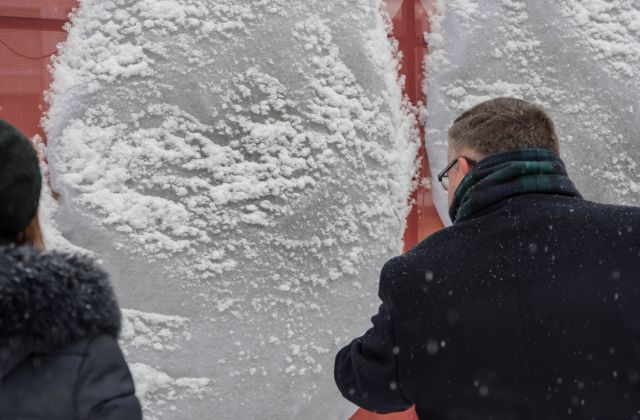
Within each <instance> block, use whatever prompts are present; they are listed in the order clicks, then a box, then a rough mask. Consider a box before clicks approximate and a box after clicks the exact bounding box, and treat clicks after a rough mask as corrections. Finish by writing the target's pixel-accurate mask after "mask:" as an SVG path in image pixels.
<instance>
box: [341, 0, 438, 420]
mask: <svg viewBox="0 0 640 420" xmlns="http://www.w3.org/2000/svg"><path fill="white" fill-rule="evenodd" d="M387 10H388V11H389V14H390V16H391V19H392V23H393V34H392V35H393V37H394V38H396V39H397V40H398V43H399V49H400V52H401V53H402V61H401V69H400V75H401V76H404V77H405V91H404V94H405V95H406V96H407V97H408V98H409V100H410V101H411V103H412V104H414V105H421V104H426V101H427V98H426V96H425V94H424V91H423V89H422V84H423V81H424V73H425V72H424V65H423V63H424V59H425V56H426V54H427V51H428V46H427V44H426V42H425V39H424V33H425V32H429V31H430V25H429V15H428V13H427V11H426V9H425V7H424V5H423V1H421V0H387ZM419 130H420V138H422V139H424V137H425V130H424V126H423V125H422V124H420V126H419ZM418 156H419V157H420V159H421V164H420V169H419V174H418V175H419V180H420V183H419V187H418V189H417V190H416V191H414V192H413V194H412V195H411V200H412V202H413V203H414V204H413V206H412V208H411V212H410V213H409V216H408V218H407V227H406V230H405V233H404V248H405V251H407V250H409V249H411V248H412V247H414V246H415V245H417V244H418V243H419V242H420V241H422V240H423V239H424V238H426V237H427V236H429V235H431V234H432V233H434V232H436V231H438V230H440V229H442V227H443V224H442V221H441V220H440V217H439V216H438V213H437V211H436V208H435V206H434V204H433V197H432V195H431V190H430V189H429V188H427V187H426V186H425V183H424V180H428V179H430V172H429V161H428V159H427V152H426V149H425V147H424V143H422V144H421V146H420V149H419V151H418ZM351 420H418V416H417V414H416V412H415V410H414V408H411V409H410V410H408V411H406V412H404V413H396V414H388V415H381V414H374V413H370V412H368V411H365V410H358V412H356V414H354V415H353V416H352V417H351Z"/></svg>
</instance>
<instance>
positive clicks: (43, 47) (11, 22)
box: [0, 0, 76, 138]
mask: <svg viewBox="0 0 640 420" xmlns="http://www.w3.org/2000/svg"><path fill="white" fill-rule="evenodd" d="M75 5H76V0H47V1H40V0H35V1H33V0H32V1H25V0H2V2H1V5H0V118H3V119H5V120H7V121H9V122H10V123H11V124H13V125H15V126H16V127H17V128H18V129H20V130H21V131H22V132H23V133H25V134H26V135H27V136H28V137H33V136H34V135H36V134H39V135H41V136H42V137H43V138H44V133H43V132H42V128H41V127H40V119H41V118H42V113H43V111H44V109H45V103H44V101H43V92H44V91H45V90H47V89H48V88H49V85H50V83H51V78H50V74H49V69H48V66H49V63H50V57H51V56H52V55H53V54H54V53H55V51H56V45H57V44H58V43H60V42H62V41H64V39H65V37H66V32H64V30H63V26H64V24H65V23H66V22H67V17H68V15H69V13H70V12H71V10H72V8H73V7H75Z"/></svg>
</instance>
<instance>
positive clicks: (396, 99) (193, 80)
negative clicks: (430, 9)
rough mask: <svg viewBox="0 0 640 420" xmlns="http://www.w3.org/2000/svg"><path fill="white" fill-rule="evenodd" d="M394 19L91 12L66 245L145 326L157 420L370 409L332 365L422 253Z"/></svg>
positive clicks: (285, 9) (240, 10) (191, 10)
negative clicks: (408, 253) (407, 256)
mask: <svg viewBox="0 0 640 420" xmlns="http://www.w3.org/2000/svg"><path fill="white" fill-rule="evenodd" d="M380 7H381V5H380V4H379V2H378V1H376V0H308V1H304V2H289V1H284V0H257V1H256V0H216V1H209V0H171V1H169V0H111V1H104V0H100V1H98V0H81V1H80V7H79V9H78V11H77V12H76V13H75V14H74V16H73V17H72V25H71V26H70V27H69V36H68V40H67V42H66V43H65V44H64V45H63V46H62V47H61V51H60V54H59V57H58V58H57V59H56V61H55V63H54V66H53V70H52V71H53V75H54V83H53V85H52V89H51V92H50V95H49V100H50V104H51V106H50V111H49V114H48V116H47V118H46V121H45V129H46V132H47V136H48V139H49V156H48V157H49V163H50V169H51V179H52V187H53V189H54V190H55V191H56V192H58V193H59V194H60V200H59V205H58V208H55V206H54V208H53V209H50V210H49V211H50V212H53V213H54V220H53V221H52V223H51V225H50V228H49V229H48V231H50V232H52V235H51V237H52V238H53V239H52V240H53V242H55V243H56V244H58V245H60V246H63V247H67V248H68V247H70V246H78V247H82V248H86V249H87V250H89V251H91V252H93V253H95V255H97V256H98V258H100V259H101V260H102V261H103V263H104V265H105V267H106V268H107V270H108V271H109V272H110V273H111V275H112V279H113V282H114V284H115V286H116V291H117V294H118V296H119V299H120V302H121V303H122V305H123V306H124V307H127V308H135V310H128V311H125V324H124V331H123V336H122V344H123V347H124V349H125V352H126V356H127V359H128V360H129V362H131V363H132V371H133V374H134V377H135V379H136V382H137V387H138V395H139V396H140V398H141V400H142V402H143V406H144V409H145V414H146V416H147V417H148V418H156V419H172V420H174V419H175V420H180V419H205V418H215V419H217V420H225V419H240V418H242V419H258V418H264V419H288V418H292V419H293V418H307V419H310V420H312V419H322V420H325V419H334V418H335V419H338V418H346V417H347V415H348V414H350V413H351V412H352V410H353V407H352V406H351V405H350V404H347V403H346V402H345V401H344V400H343V399H342V397H341V396H340V395H339V393H338V392H337V389H336V388H335V385H334V382H333V370H332V369H333V358H334V355H335V352H336V351H337V350H338V348H339V347H341V346H343V345H345V344H347V343H348V341H349V339H351V338H353V337H354V336H356V335H359V334H361V333H362V332H364V331H365V329H366V328H368V326H369V322H368V317H369V316H370V315H372V314H373V313H375V311H376V308H377V304H378V300H377V298H376V296H375V294H376V290H377V281H378V275H379V271H380V268H381V266H382V264H383V263H384V262H385V261H386V260H387V259H388V258H390V257H392V256H394V255H397V254H398V253H400V252H401V251H402V233H403V229H404V221H405V218H406V215H407V213H408V205H407V199H408V197H409V194H410V191H411V189H412V185H413V179H412V178H413V174H414V173H415V166H416V165H415V154H416V150H417V143H418V133H417V131H416V129H415V117H414V111H413V110H412V109H411V107H410V106H409V105H408V104H407V103H406V102H405V100H404V99H403V97H402V95H401V86H400V82H399V81H398V78H397V66H398V60H397V58H396V57H395V46H394V45H393V44H392V43H391V42H390V41H389V39H388V37H387V33H388V29H389V28H388V23H387V22H385V20H384V19H383V18H382V14H381V13H380V12H379V9H380ZM50 204H51V205H54V204H55V203H50ZM56 227H57V228H59V229H60V230H61V231H62V233H63V236H64V237H62V236H60V235H55V229H56ZM65 241H69V242H70V244H69V243H67V242H65ZM71 244H73V245H71ZM159 313H161V314H174V315H171V316H166V315H159Z"/></svg>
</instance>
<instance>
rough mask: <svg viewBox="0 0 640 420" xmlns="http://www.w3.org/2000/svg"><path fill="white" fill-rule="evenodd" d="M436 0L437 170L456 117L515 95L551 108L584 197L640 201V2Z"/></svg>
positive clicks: (442, 196) (432, 153) (430, 141)
mask: <svg viewBox="0 0 640 420" xmlns="http://www.w3.org/2000/svg"><path fill="white" fill-rule="evenodd" d="M432 4H433V10H432V13H431V23H432V25H431V27H432V30H433V33H431V34H428V35H427V40H428V41H429V44H430V47H431V52H430V55H429V57H428V58H427V62H426V68H427V70H426V71H427V83H426V86H425V88H426V90H427V95H428V97H429V104H428V107H427V127H428V128H427V133H426V145H427V149H428V152H429V159H430V163H431V168H432V172H433V176H434V177H435V174H436V173H438V172H439V171H440V170H441V169H442V168H443V167H444V166H445V165H446V161H447V156H446V141H447V130H448V128H449V127H450V125H451V123H452V122H453V120H454V119H455V118H456V117H457V116H458V115H459V114H460V113H462V112H463V111H464V110H466V109H468V108H469V107H471V106H473V105H475V104H477V103H479V102H481V101H484V100H487V99H491V98H494V97H497V96H515V97H519V98H523V99H526V100H530V101H535V102H538V103H540V104H542V105H543V106H544V107H545V108H546V109H547V111H548V112H549V113H550V114H551V116H552V118H553V119H554V121H555V122H556V128H557V130H558V134H559V136H560V147H561V153H562V156H563V158H564V159H565V161H566V163H567V164H568V169H569V174H570V175H571V176H572V178H573V179H574V180H575V182H576V184H577V186H578V189H579V190H580V191H581V192H582V193H583V194H584V195H585V196H586V198H588V199H591V200H596V201H602V202H608V203H616V204H633V205H640V172H639V171H638V166H637V162H638V159H639V158H640V139H639V138H638V133H639V132H640V119H639V118H638V112H639V109H638V105H637V98H638V97H639V96H640V84H639V83H638V78H639V77H640V4H639V3H638V2H637V1H635V0H613V1H609V0H607V1H605V0H567V1H560V2H559V1H552V0H536V1H535V2H534V1H523V0H452V1H444V0H434V1H433V2H432ZM460 28H465V30H460ZM435 184H437V183H435ZM435 184H434V198H435V201H436V204H437V207H438V211H439V213H440V215H441V217H442V218H443V220H448V215H447V203H446V193H445V192H444V191H443V190H442V188H441V186H440V185H435Z"/></svg>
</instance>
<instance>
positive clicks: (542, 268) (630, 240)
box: [335, 98, 640, 420]
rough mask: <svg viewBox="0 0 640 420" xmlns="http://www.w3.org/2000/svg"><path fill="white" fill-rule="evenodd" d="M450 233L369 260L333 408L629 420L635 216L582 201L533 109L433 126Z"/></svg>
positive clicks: (548, 127)
mask: <svg viewBox="0 0 640 420" xmlns="http://www.w3.org/2000/svg"><path fill="white" fill-rule="evenodd" d="M448 154H449V159H450V163H449V165H447V167H446V168H444V169H443V171H442V172H441V173H440V174H439V176H438V179H439V180H440V181H441V182H442V183H443V186H444V187H445V188H446V189H447V190H448V192H449V203H450V208H449V214H450V216H451V219H452V221H453V226H451V227H449V228H446V229H443V230H442V231H440V232H437V233H435V234H434V235H432V236H430V237H429V238H427V239H425V240H424V241H422V242H421V243H420V244H418V245H417V246H416V247H414V248H413V249H411V250H410V251H409V252H408V253H406V254H405V255H402V256H399V257H396V258H393V259H391V260H390V261H389V262H387V263H386V264H385V266H384V267H383V269H382V273H381V276H380V288H379V296H380V299H381V300H382V304H381V306H380V310H379V312H378V314H377V315H375V316H374V317H373V318H372V322H373V327H372V328H371V329H370V330H368V331H367V332H366V333H365V334H364V335H363V336H362V337H359V338H357V339H355V340H354V341H352V342H351V344H349V345H348V346H346V347H345V348H343V349H342V350H341V351H340V352H339V353H338V355H337V357H336V365H335V379H336V383H337V384H338V387H339V389H340V391H341V392H342V394H343V395H344V396H345V398H347V399H349V400H350V401H352V402H354V403H355V404H358V405H359V406H361V407H363V408H365V409H368V410H372V411H375V412H380V413H389V412H395V411H402V410H405V409H407V408H409V407H410V406H411V405H415V406H416V411H417V413H418V416H419V418H420V419H430V420H445V419H446V420H449V419H478V420H480V419H483V420H484V419H486V420H488V419H496V420H498V419H504V420H507V419H508V420H520V419H536V420H539V419H545V420H553V419H566V418H575V419H584V420H588V419H598V420H601V419H630V420H639V419H640V411H639V410H640V350H639V349H640V209H638V208H635V207H626V206H614V205H604V204H598V203H594V202H590V201H587V200H584V199H583V198H582V197H581V195H580V193H579V192H578V191H577V190H576V188H575V186H574V184H573V183H572V182H571V180H570V179H569V177H568V176H567V172H566V169H565V165H564V163H563V162H562V160H561V159H560V157H559V146H558V138H557V134H556V132H555V128H554V124H553V121H552V120H551V118H549V116H548V115H547V114H546V112H545V111H544V110H543V109H542V108H541V107H540V106H538V105H535V104H532V103H528V102H525V101H523V100H520V99H514V98H497V99H493V100H490V101H486V102H483V103H481V104H478V105H476V106H475V107H473V108H471V109H469V110H468V111H466V112H465V113H463V114H462V115H461V116H460V117H458V118H457V119H456V120H455V122H454V124H453V126H452V127H451V129H450V130H449V149H448Z"/></svg>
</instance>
